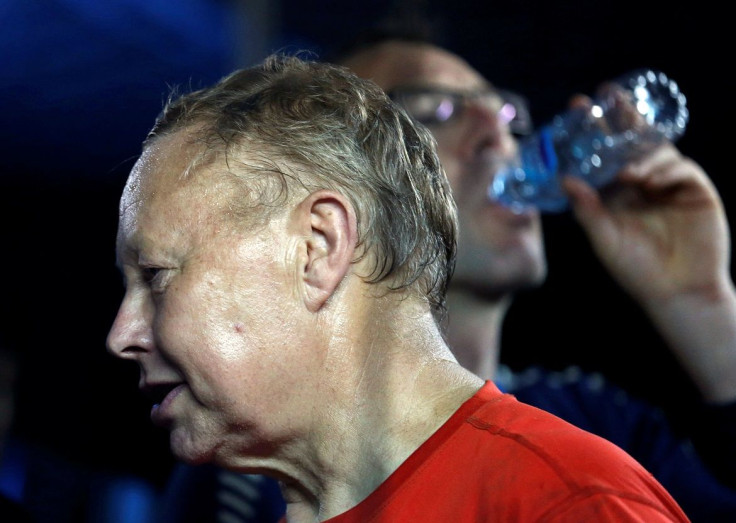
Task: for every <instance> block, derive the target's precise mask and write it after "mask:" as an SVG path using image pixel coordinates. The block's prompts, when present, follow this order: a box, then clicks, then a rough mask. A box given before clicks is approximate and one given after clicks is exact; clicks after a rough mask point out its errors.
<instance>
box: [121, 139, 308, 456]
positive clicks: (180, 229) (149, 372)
mask: <svg viewBox="0 0 736 523" xmlns="http://www.w3.org/2000/svg"><path fill="white" fill-rule="evenodd" d="M191 149H193V147H192V146H191V143H190V142H188V141H187V140H186V136H185V134H183V131H180V132H179V133H176V134H174V135H169V136H164V137H161V138H158V139H157V140H156V141H155V142H154V143H153V144H152V145H151V146H149V147H148V148H147V149H146V151H145V152H144V153H143V155H142V156H141V158H140V159H139V161H138V162H137V163H136V165H135V167H134V169H133V171H132V172H131V175H130V177H129V180H128V183H127V185H126V188H125V190H124V193H123V196H122V198H121V207H120V223H119V230H118V243H117V251H118V264H119V265H120V267H121V269H122V272H123V274H124V276H125V280H126V294H125V297H124V299H123V303H122V304H121V306H120V310H119V312H118V315H117V317H116V319H115V322H114V324H113V326H112V328H111V330H110V333H109V336H108V347H109V350H110V351H111V352H112V353H113V354H115V355H116V356H119V357H122V358H127V359H131V360H134V361H136V362H137V363H138V365H139V367H140V373H141V374H140V385H141V387H142V388H144V389H146V390H148V391H149V392H151V393H152V399H153V401H154V403H155V406H154V408H153V409H152V412H151V418H152V420H153V422H154V423H155V424H156V425H159V426H161V427H164V428H166V429H168V430H169V431H170V444H171V448H172V451H173V453H174V454H175V455H176V456H177V457H178V458H179V459H182V460H183V461H187V462H202V461H208V460H212V459H214V460H215V461H218V462H226V461H227V459H228V457H229V456H230V455H232V454H231V453H233V452H234V449H235V448H240V449H241V450H242V448H248V446H250V445H257V443H258V442H259V441H262V440H263V439H264V438H268V439H271V438H279V437H285V434H290V433H291V432H292V431H293V430H294V429H295V428H296V427H299V426H301V425H303V424H304V423H308V422H309V420H306V419H304V415H303V416H302V417H300V416H299V413H306V412H309V409H308V408H306V407H305V402H309V401H310V400H311V399H312V398H309V397H308V396H309V394H307V393H304V394H297V395H295V394H294V393H293V391H294V387H300V386H303V387H304V390H314V389H317V390H318V387H314V384H313V383H312V381H316V380H319V379H320V374H319V372H318V370H317V369H316V368H315V366H316V367H318V366H319V365H320V362H319V358H318V357H317V355H316V354H315V352H310V350H309V347H308V345H309V343H308V342H305V341H304V340H303V339H302V338H303V332H302V331H301V330H300V325H301V324H300V322H304V321H305V319H304V317H305V316H304V314H300V313H301V311H303V309H304V308H303V307H302V306H301V305H300V302H299V298H298V293H297V292H294V288H293V286H294V274H293V264H291V263H290V262H291V260H292V254H293V253H292V249H291V244H290V236H289V235H288V234H286V232H285V230H286V226H285V220H286V215H287V214H288V213H286V212H283V213H274V215H273V218H272V219H271V220H270V222H269V223H268V224H267V225H265V226H260V227H257V228H255V230H251V229H253V227H250V228H248V227H243V226H241V224H240V222H239V221H238V219H237V217H235V218H234V217H233V216H228V211H229V209H230V205H229V204H230V203H231V202H232V198H233V195H234V193H233V191H234V190H235V189H234V185H233V183H232V182H231V181H230V179H229V178H228V176H229V175H227V174H223V173H224V171H225V167H224V166H223V165H220V164H218V163H215V164H211V165H205V166H199V167H196V168H195V169H194V170H193V171H192V170H191V169H190V166H191V165H192V163H191V162H192V160H193V159H194V156H193V154H195V153H192V151H191ZM184 173H188V174H184ZM310 387H313V388H312V389H310ZM269 431H273V432H269Z"/></svg>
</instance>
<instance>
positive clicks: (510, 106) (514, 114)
mask: <svg viewBox="0 0 736 523" xmlns="http://www.w3.org/2000/svg"><path fill="white" fill-rule="evenodd" d="M498 94H499V95H500V96H501V98H502V100H503V104H502V106H501V108H500V109H499V111H498V115H499V117H500V118H502V119H503V120H504V121H505V122H506V123H507V124H508V126H509V129H510V130H511V132H512V133H514V134H517V135H521V136H526V135H528V134H531V133H532V131H533V130H534V124H533V123H532V116H531V112H530V111H529V103H528V102H527V101H526V98H524V97H523V96H521V95H520V94H517V93H512V92H510V91H498Z"/></svg>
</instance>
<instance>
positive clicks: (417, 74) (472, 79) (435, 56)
mask: <svg viewBox="0 0 736 523" xmlns="http://www.w3.org/2000/svg"><path fill="white" fill-rule="evenodd" d="M345 65H346V66H347V67H349V68H350V69H352V70H353V71H354V72H355V73H356V74H357V75H358V76H361V77H363V78H369V79H371V80H373V81H375V82H376V83H377V84H378V85H379V86H380V87H381V88H382V89H384V90H386V91H390V90H391V89H395V88H396V87H404V86H413V87H419V86H436V87H445V88H451V89H458V90H474V89H479V88H482V87H486V86H488V82H487V81H486V80H485V79H484V78H483V77H482V76H481V75H480V73H478V72H477V71H476V70H475V69H473V68H472V67H471V66H470V65H469V64H468V63H467V62H466V61H464V60H463V59H461V58H460V57H458V56H456V55H454V54H452V53H449V52H447V51H445V50H443V49H440V48H438V47H434V46H431V45H428V44H418V43H409V42H387V43H384V44H381V45H379V46H376V47H374V48H372V49H369V50H367V51H363V52H361V53H358V54H357V55H356V56H354V57H352V58H350V59H349V60H347V61H346V62H345Z"/></svg>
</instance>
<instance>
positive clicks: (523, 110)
mask: <svg viewBox="0 0 736 523" xmlns="http://www.w3.org/2000/svg"><path fill="white" fill-rule="evenodd" d="M388 96H389V98H391V99H392V100H393V101H394V102H396V103H397V104H399V105H400V106H401V107H403V108H404V110H405V111H406V112H407V113H408V114H409V116H411V117H412V118H414V119H415V120H417V121H418V122H419V123H422V124H424V125H427V126H437V125H443V124H446V123H448V122H451V121H453V120H455V119H456V118H458V117H460V115H462V113H463V111H464V110H465V108H466V107H467V106H468V104H470V103H471V102H472V103H476V104H479V105H481V106H483V107H486V108H487V109H489V110H490V111H493V112H494V113H495V114H496V115H497V116H498V118H500V119H501V121H502V122H503V123H505V124H507V125H508V126H509V129H510V130H511V132H512V133H513V134H516V135H522V136H524V135H528V134H531V132H532V130H533V125H532V119H531V114H530V112H529V104H528V103H527V102H526V99H525V98H524V97H523V96H521V95H519V94H516V93H512V92H509V91H504V90H495V89H494V90H491V89H484V90H482V91H474V92H461V91H451V90H448V89H439V88H430V87H403V88H397V89H393V90H392V91H389V93H388Z"/></svg>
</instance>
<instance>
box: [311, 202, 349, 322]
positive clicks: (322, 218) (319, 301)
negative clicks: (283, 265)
mask: <svg viewBox="0 0 736 523" xmlns="http://www.w3.org/2000/svg"><path fill="white" fill-rule="evenodd" d="M297 212H298V216H299V220H300V221H301V224H300V229H302V230H303V232H305V233H306V257H305V258H303V264H302V266H301V267H300V271H301V277H302V281H303V282H304V289H305V293H304V300H305V304H306V305H307V308H308V309H309V310H310V311H312V312H316V311H318V310H319V309H320V308H322V306H323V305H324V304H325V303H326V302H327V300H328V299H329V297H330V296H332V294H333V293H334V292H335V290H336V289H337V287H338V285H339V284H340V282H341V281H342V279H343V278H344V277H345V275H346V274H347V272H348V270H349V269H350V265H351V263H352V261H353V257H354V254H355V243H356V241H357V223H356V218H355V211H354V210H353V206H352V205H351V204H350V203H349V202H348V201H347V199H346V198H344V197H343V196H342V195H341V194H338V193H335V192H333V191H327V190H323V191H317V192H315V193H312V194H310V195H309V196H308V197H307V198H305V199H304V200H303V201H302V202H301V203H300V204H299V206H298V208H297Z"/></svg>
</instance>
